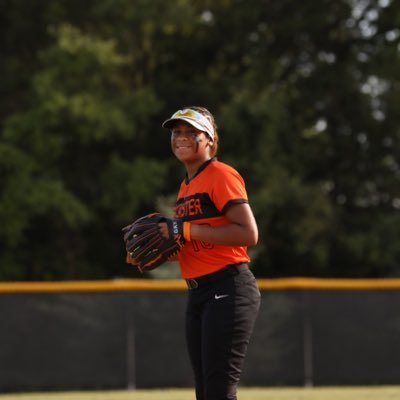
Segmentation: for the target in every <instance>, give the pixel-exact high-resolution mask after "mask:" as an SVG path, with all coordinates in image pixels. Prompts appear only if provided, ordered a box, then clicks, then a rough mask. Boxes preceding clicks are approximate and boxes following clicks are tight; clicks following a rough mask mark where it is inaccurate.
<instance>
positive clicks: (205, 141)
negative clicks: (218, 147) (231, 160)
mask: <svg viewBox="0 0 400 400" xmlns="http://www.w3.org/2000/svg"><path fill="white" fill-rule="evenodd" d="M171 132H172V134H171V148H172V152H173V153H174V154H175V156H176V158H177V159H178V160H180V161H182V162H183V163H184V164H202V163H203V162H204V161H206V160H208V159H210V144H211V143H212V140H211V138H210V137H209V136H208V135H207V134H206V133H204V132H202V131H200V130H199V129H197V128H195V127H194V126H192V125H190V124H189V123H187V122H185V121H177V122H176V123H175V124H174V126H173V128H172V130H171Z"/></svg>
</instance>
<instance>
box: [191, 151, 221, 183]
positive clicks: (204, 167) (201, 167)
mask: <svg viewBox="0 0 400 400" xmlns="http://www.w3.org/2000/svg"><path fill="white" fill-rule="evenodd" d="M213 161H217V157H213V158H210V159H209V160H207V161H205V162H204V163H203V164H201V165H200V167H199V169H198V170H197V171H196V173H195V174H194V175H193V176H192V178H191V179H189V177H188V174H186V176H185V183H186V184H189V182H190V181H192V180H193V179H194V178H196V176H197V175H199V174H200V172H201V171H203V170H204V169H206V168H207V166H208V165H209V164H210V163H212V162H213Z"/></svg>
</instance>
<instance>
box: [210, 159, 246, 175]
mask: <svg viewBox="0 0 400 400" xmlns="http://www.w3.org/2000/svg"><path fill="white" fill-rule="evenodd" d="M210 170H211V171H213V172H214V173H219V174H233V175H240V174H239V172H238V171H237V170H236V169H235V168H233V167H231V166H230V165H228V164H225V163H223V162H221V161H218V160H215V161H213V162H212V163H210Z"/></svg>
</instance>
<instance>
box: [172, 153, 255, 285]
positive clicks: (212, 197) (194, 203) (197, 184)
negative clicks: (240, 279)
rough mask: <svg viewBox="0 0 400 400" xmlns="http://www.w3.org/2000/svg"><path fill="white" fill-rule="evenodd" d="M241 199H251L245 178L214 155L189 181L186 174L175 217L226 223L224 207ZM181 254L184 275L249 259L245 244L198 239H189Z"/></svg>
mask: <svg viewBox="0 0 400 400" xmlns="http://www.w3.org/2000/svg"><path fill="white" fill-rule="evenodd" d="M240 203H248V199H247V193H246V189H245V184H244V181H243V178H242V177H241V176H240V175H239V173H238V172H237V171H236V170H235V169H233V168H232V167H230V166H228V165H227V164H224V163H222V162H219V161H217V160H216V159H212V160H210V161H207V162H206V163H204V164H203V165H202V166H201V167H200V168H199V170H198V171H197V173H196V175H195V176H194V177H193V178H192V179H191V180H190V181H188V180H187V178H186V179H185V180H184V181H183V182H182V184H181V187H180V189H179V193H178V198H177V202H176V206H175V209H174V217H175V218H179V219H181V220H183V221H188V222H190V223H192V224H206V225H210V226H220V225H226V224H228V223H229V220H228V219H227V218H226V217H225V215H224V214H225V211H226V210H227V209H228V208H229V207H230V206H231V205H233V204H240ZM178 257H179V263H180V266H181V273H182V277H183V278H184V279H189V278H196V277H198V276H202V275H205V274H210V273H212V272H215V271H218V270H219V269H221V268H223V267H225V266H226V265H228V264H236V263H240V262H248V261H250V258H249V256H248V255H247V247H246V246H222V245H216V244H211V243H205V242H201V241H198V240H192V241H190V242H187V243H186V244H185V246H184V247H183V248H182V250H181V251H180V253H179V256H178Z"/></svg>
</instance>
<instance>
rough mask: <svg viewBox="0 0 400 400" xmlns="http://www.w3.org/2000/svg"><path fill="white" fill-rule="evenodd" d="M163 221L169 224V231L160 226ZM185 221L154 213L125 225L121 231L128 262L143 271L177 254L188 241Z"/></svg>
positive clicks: (155, 266)
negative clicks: (165, 231) (186, 239)
mask: <svg viewBox="0 0 400 400" xmlns="http://www.w3.org/2000/svg"><path fill="white" fill-rule="evenodd" d="M163 223H165V224H166V226H167V235H166V234H165V233H163V232H162V231H161V229H160V226H162V224H163ZM184 224H188V223H187V222H183V221H181V220H179V219H172V218H168V217H164V216H163V215H161V214H160V213H152V214H148V215H145V216H144V217H141V218H139V219H137V220H136V221H135V222H133V223H132V224H130V225H128V226H126V227H124V228H123V229H122V233H123V235H124V236H123V239H124V242H125V248H126V251H127V253H128V256H129V257H127V259H129V263H130V264H132V265H135V266H136V267H137V268H138V269H139V271H140V272H144V271H145V270H152V269H155V268H157V267H159V266H160V265H161V264H163V263H164V262H166V261H168V260H169V259H170V258H172V257H173V256H175V255H177V254H178V253H179V251H180V250H181V248H182V247H183V246H184V244H185V239H184V232H183V230H184ZM188 225H189V224H188ZM187 228H188V226H185V229H186V230H187ZM187 235H188V234H186V236H187ZM189 235H190V234H189ZM166 236H168V237H166Z"/></svg>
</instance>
